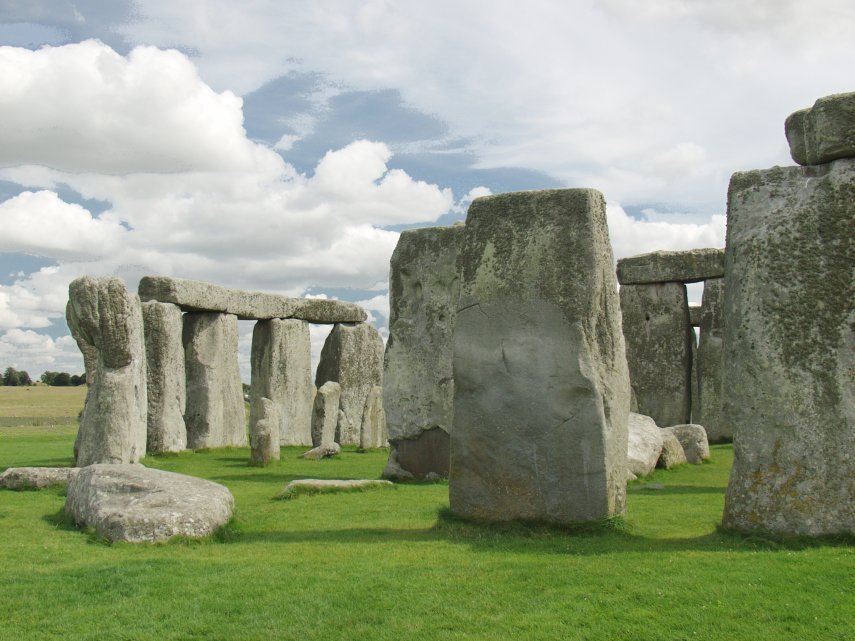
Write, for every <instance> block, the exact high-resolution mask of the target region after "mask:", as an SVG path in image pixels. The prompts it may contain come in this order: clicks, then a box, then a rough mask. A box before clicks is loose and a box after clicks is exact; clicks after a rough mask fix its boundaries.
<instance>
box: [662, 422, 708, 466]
mask: <svg viewBox="0 0 855 641" xmlns="http://www.w3.org/2000/svg"><path fill="white" fill-rule="evenodd" d="M662 431H663V432H670V433H671V434H673V435H674V436H676V437H677V440H678V441H680V445H682V446H683V452H685V454H686V461H688V462H689V463H694V464H698V463H703V462H704V461H706V460H707V459H709V457H710V444H709V441H708V440H707V431H706V430H705V429H704V428H703V427H702V426H701V425H696V424H694V423H687V424H685V425H672V426H671V427H666V428H663V429H662Z"/></svg>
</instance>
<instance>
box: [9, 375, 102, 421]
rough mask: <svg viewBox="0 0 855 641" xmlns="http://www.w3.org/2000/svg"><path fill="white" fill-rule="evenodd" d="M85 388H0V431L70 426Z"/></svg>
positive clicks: (83, 397)
mask: <svg viewBox="0 0 855 641" xmlns="http://www.w3.org/2000/svg"><path fill="white" fill-rule="evenodd" d="M86 390H87V387H86V386H85V385H80V386H78V387H48V386H47V385H33V386H29V387H0V429H2V428H4V427H15V426H20V425H43V426H47V425H62V424H68V423H73V422H75V421H76V419H77V414H78V413H79V412H80V410H82V409H83V402H84V401H85V400H86Z"/></svg>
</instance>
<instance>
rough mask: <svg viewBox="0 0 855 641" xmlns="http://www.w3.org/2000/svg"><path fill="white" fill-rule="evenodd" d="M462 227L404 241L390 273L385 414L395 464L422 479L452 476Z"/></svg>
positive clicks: (405, 235) (413, 232)
mask: <svg viewBox="0 0 855 641" xmlns="http://www.w3.org/2000/svg"><path fill="white" fill-rule="evenodd" d="M464 231H465V228H464V227H463V225H455V226H452V227H430V228H425V229H410V230H407V231H404V232H402V233H401V237H400V238H399V239H398V245H397V246H396V247H395V253H393V254H392V260H391V262H390V265H389V340H388V342H387V344H386V359H385V369H384V374H383V381H384V382H383V407H384V409H385V411H386V421H387V425H388V429H389V444H390V449H391V451H390V454H389V457H390V460H397V463H398V465H399V466H400V467H401V468H402V469H404V470H406V471H408V472H410V473H412V474H414V475H415V476H417V477H419V478H423V477H425V476H426V475H427V474H430V473H434V474H438V475H439V476H443V477H446V476H448V457H449V454H448V440H449V436H448V434H449V432H450V431H451V425H452V422H453V416H454V378H453V372H452V367H453V338H452V337H453V332H454V318H455V314H456V312H457V298H458V293H459V291H458V290H459V279H458V276H457V256H458V253H459V251H460V246H461V244H462V241H463V234H464Z"/></svg>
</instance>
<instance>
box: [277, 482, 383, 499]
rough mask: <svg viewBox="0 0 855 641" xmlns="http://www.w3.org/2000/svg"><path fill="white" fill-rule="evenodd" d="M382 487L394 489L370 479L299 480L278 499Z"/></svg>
mask: <svg viewBox="0 0 855 641" xmlns="http://www.w3.org/2000/svg"><path fill="white" fill-rule="evenodd" d="M382 487H394V484H393V483H392V482H391V481H380V480H370V479H348V480H339V479H298V480H296V481H291V482H290V483H288V485H286V486H285V489H283V490H282V492H280V493H279V495H278V496H277V497H276V498H277V499H293V498H296V497H297V496H300V495H301V494H332V493H335V492H360V491H363V490H369V489H374V488H382Z"/></svg>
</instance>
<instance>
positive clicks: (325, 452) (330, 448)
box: [301, 443, 341, 461]
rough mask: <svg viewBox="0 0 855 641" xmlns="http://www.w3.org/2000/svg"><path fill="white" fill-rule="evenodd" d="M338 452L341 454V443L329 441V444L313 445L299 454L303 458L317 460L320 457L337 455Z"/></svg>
mask: <svg viewBox="0 0 855 641" xmlns="http://www.w3.org/2000/svg"><path fill="white" fill-rule="evenodd" d="M339 454H341V445H339V444H338V443H330V444H329V445H319V446H318V447H313V448H312V449H310V450H309V451H308V452H305V453H303V454H302V455H301V456H302V457H303V458H305V459H309V460H310V461H319V460H320V459H322V458H330V457H332V456H338V455H339Z"/></svg>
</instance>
